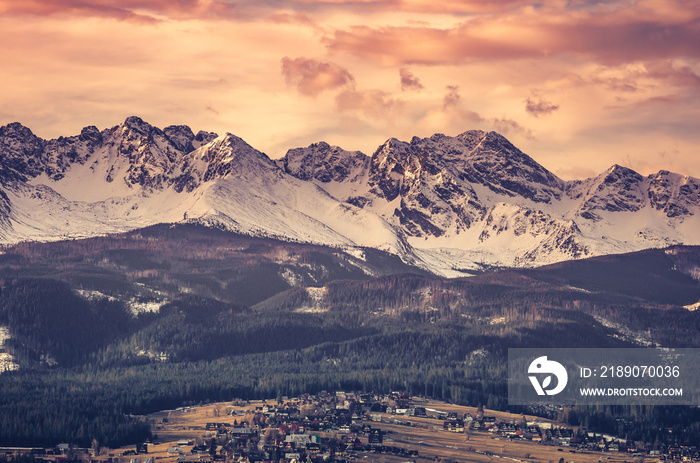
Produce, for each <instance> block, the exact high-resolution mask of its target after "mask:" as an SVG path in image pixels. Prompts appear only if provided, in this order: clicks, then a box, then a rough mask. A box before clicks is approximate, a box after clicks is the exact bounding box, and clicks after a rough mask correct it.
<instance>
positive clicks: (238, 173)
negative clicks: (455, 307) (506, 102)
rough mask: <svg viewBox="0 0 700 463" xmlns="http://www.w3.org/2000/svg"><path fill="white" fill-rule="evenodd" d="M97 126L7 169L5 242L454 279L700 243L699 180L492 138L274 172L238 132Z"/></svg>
mask: <svg viewBox="0 0 700 463" xmlns="http://www.w3.org/2000/svg"><path fill="white" fill-rule="evenodd" d="M10 129H11V128H10V127H9V126H6V127H3V128H0V155H1V157H0V164H2V163H4V162H6V160H7V159H8V158H10V157H14V158H13V159H17V158H18V157H19V158H20V159H22V156H25V157H26V155H23V154H22V153H23V151H22V149H23V148H22V147H23V146H24V145H23V143H28V142H26V140H25V139H26V138H27V135H26V133H25V132H22V134H23V135H22V136H21V137H20V135H18V134H17V133H18V132H17V131H16V130H15V131H14V132H13V131H12V130H10ZM13 130H14V129H13ZM86 131H87V129H84V133H83V134H81V136H80V137H78V136H76V137H70V138H65V139H59V140H51V141H48V142H46V141H42V142H36V143H43V145H41V146H43V148H41V150H43V151H41V153H43V154H41V155H39V154H35V156H41V159H42V162H44V165H43V166H40V167H38V168H37V169H38V171H37V169H35V170H34V171H33V172H30V173H22V172H20V174H22V175H19V177H18V176H17V175H15V171H17V172H19V171H18V170H16V168H15V167H11V168H10V167H5V166H3V169H4V170H3V171H0V175H2V174H4V175H5V177H4V178H2V177H0V190H1V191H2V192H4V194H5V195H6V200H7V201H6V203H7V212H6V213H5V214H4V216H3V212H2V210H0V242H1V243H3V244H12V243H17V242H20V241H26V240H39V241H52V240H62V239H75V238H84V237H90V236H96V235H104V234H109V233H117V232H124V231H129V230H133V229H138V228H142V227H146V226H149V225H153V224H157V223H179V222H197V223H203V224H207V225H212V226H217V227H223V228H226V229H229V230H231V231H235V232H239V233H244V234H251V235H256V236H266V237H274V238H279V239H283V240H290V241H297V242H308V243H316V244H325V245H329V246H335V247H339V248H342V249H344V250H348V249H358V252H361V250H360V248H362V247H369V248H376V249H381V250H385V251H388V252H391V253H394V254H396V255H398V256H400V257H401V258H402V259H403V260H404V261H405V262H407V263H410V264H414V265H417V266H420V267H422V268H425V269H427V270H430V271H432V272H434V273H436V274H438V275H443V276H448V277H454V276H464V275H465V272H469V271H477V270H480V269H482V268H487V267H492V266H518V267H523V266H535V265H542V264H547V263H553V262H557V261H561V260H568V259H574V258H582V257H589V256H595V255H602V254H610V253H620V252H629V251H635V250H641V249H646V248H650V247H663V246H668V245H672V244H687V245H697V244H700V233H698V230H700V180H698V179H696V178H693V177H688V176H682V175H678V174H674V173H670V172H666V171H661V172H659V173H658V174H655V175H651V176H648V177H643V176H641V175H639V174H637V173H635V172H633V171H631V170H629V169H626V168H624V167H620V166H613V167H611V168H610V169H608V170H607V171H605V172H603V173H601V174H600V175H599V176H597V177H595V178H591V179H587V180H583V181H572V182H565V181H563V180H561V179H558V178H557V177H556V176H554V175H553V174H551V173H549V172H548V171H546V169H544V168H543V167H542V166H540V165H539V164H537V163H536V162H535V161H534V160H532V159H531V158H529V157H528V156H526V155H524V154H523V153H521V152H520V151H519V150H517V148H515V147H513V146H512V145H510V144H509V142H508V141H507V140H505V139H504V138H503V137H501V136H500V135H498V134H494V133H493V132H491V133H486V132H481V131H470V132H465V133H464V134H461V135H459V136H457V137H446V136H444V135H435V136H433V137H430V138H427V139H422V140H420V139H417V138H414V140H412V141H411V142H410V143H407V142H400V141H398V140H395V139H391V140H389V141H387V143H385V144H384V145H382V146H381V147H380V148H378V150H377V151H376V152H375V153H374V155H373V156H371V157H370V156H365V155H363V154H362V153H359V152H357V151H345V150H342V149H340V148H338V147H332V146H329V145H327V144H324V143H320V144H316V145H312V146H310V147H308V148H299V149H295V150H290V152H289V153H288V154H287V156H286V157H285V158H283V159H281V160H278V161H272V160H270V159H269V158H268V157H267V156H266V155H265V154H263V153H261V152H259V151H257V150H255V149H254V148H252V147H250V146H249V145H247V144H246V143H245V142H244V141H243V140H241V139H239V138H237V137H235V136H233V135H231V134H225V135H222V136H218V137H216V136H215V134H209V133H206V132H200V134H198V135H197V139H195V136H194V134H193V133H192V132H191V130H190V129H189V128H186V127H185V128H183V127H169V128H166V129H165V130H164V131H162V130H160V129H157V128H155V127H151V126H150V125H148V124H146V123H145V122H143V121H141V120H140V119H138V118H133V117H132V118H129V119H127V120H126V121H125V122H124V123H123V124H121V125H120V126H116V127H113V128H111V129H106V130H104V131H102V132H97V131H96V129H94V128H93V130H92V131H88V132H86ZM202 134H204V135H202ZM87 135H90V137H93V138H94V140H92V139H88V137H87ZM91 140H92V141H91ZM188 143H189V145H188ZM185 145H187V146H185ZM37 146H38V145H37ZM37 149H38V148H37ZM37 152H38V151H37ZM65 153H69V155H67V154H65ZM66 156H68V157H66ZM12 165H13V166H14V165H15V164H12ZM1 199H2V198H0V200H1Z"/></svg>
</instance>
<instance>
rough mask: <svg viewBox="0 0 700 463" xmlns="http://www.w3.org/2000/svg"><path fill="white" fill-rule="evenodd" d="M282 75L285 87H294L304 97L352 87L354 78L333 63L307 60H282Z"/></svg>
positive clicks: (287, 58)
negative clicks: (285, 83) (347, 86)
mask: <svg viewBox="0 0 700 463" xmlns="http://www.w3.org/2000/svg"><path fill="white" fill-rule="evenodd" d="M282 75H284V80H285V81H286V82H287V85H289V86H293V87H296V88H297V90H298V91H299V93H301V94H302V95H306V96H314V97H315V96H317V95H318V94H319V93H321V92H323V91H324V90H331V89H334V88H338V87H343V86H345V85H350V86H353V85H354V83H355V78H354V77H353V76H352V74H350V72H349V71H348V70H347V69H345V68H343V67H341V66H338V65H337V64H335V63H324V62H321V61H316V60H314V59H309V58H296V59H291V58H289V57H286V56H285V57H284V58H282Z"/></svg>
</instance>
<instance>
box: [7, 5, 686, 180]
mask: <svg viewBox="0 0 700 463" xmlns="http://www.w3.org/2000/svg"><path fill="white" fill-rule="evenodd" d="M0 43H1V44H2V46H0V63H1V64H0V125H4V124H6V123H9V122H14V121H17V122H20V123H22V124H24V125H26V126H27V127H29V128H31V129H32V131H33V132H34V133H35V134H36V135H38V136H40V137H42V138H47V139H48V138H56V137H58V136H61V135H63V136H70V135H75V134H78V133H80V130H81V129H82V128H83V127H85V126H88V125H95V126H97V127H98V128H100V129H104V128H108V127H112V126H115V125H118V124H120V123H121V122H123V121H124V119H125V118H126V117H128V116H131V115H136V116H139V117H141V118H143V119H144V120H145V121H147V122H149V123H151V124H152V125H155V126H158V127H161V128H163V127H166V126H168V125H173V124H184V125H188V126H190V127H191V128H192V129H193V130H194V131H195V133H196V132H197V131H199V130H207V131H214V132H217V133H220V134H221V133H225V132H231V133H233V134H235V135H237V136H239V137H241V138H243V139H244V140H245V141H246V142H248V143H249V144H250V145H252V146H253V147H255V148H257V149H259V150H261V151H263V152H265V153H266V154H267V155H268V156H270V157H271V158H279V157H281V156H283V155H284V154H285V152H286V151H287V149H290V148H295V147H301V146H308V145H309V144H311V143H315V142H318V141H326V142H328V143H330V144H332V145H338V146H341V147H342V148H344V149H347V150H361V151H363V152H364V153H366V154H372V153H373V152H374V151H375V150H376V148H377V147H378V146H379V145H380V144H382V143H383V142H384V141H386V140H387V139H389V138H392V137H394V138H398V139H400V140H406V141H409V140H410V139H411V138H412V137H414V136H418V137H428V136H431V135H432V134H434V133H443V134H446V135H451V136H454V135H457V134H459V133H461V132H464V131H466V130H471V129H482V130H487V131H490V130H495V131H497V132H499V133H501V134H503V135H504V136H506V137H507V138H508V139H509V140H510V141H511V142H512V143H513V144H514V145H516V146H517V147H519V148H520V149H521V150H523V151H524V152H526V153H527V154H529V155H530V156H531V157H533V158H534V159H535V160H536V161H538V162H539V163H540V164H542V165H543V166H545V167H546V168H547V169H549V170H550V171H552V172H554V173H555V174H556V175H558V176H560V177H561V178H563V179H567V180H568V179H583V178H587V177H591V176H594V175H597V174H599V173H601V172H603V171H604V170H605V169H607V168H609V167H610V166H612V165H613V164H620V165H624V166H627V167H630V168H632V169H634V170H636V171H637V172H639V173H641V174H643V175H648V174H651V173H655V172H658V171H659V170H661V169H665V170H670V171H673V172H678V173H681V174H685V175H692V176H694V177H700V2H698V1H697V0H626V1H598V2H596V1H588V0H541V1H531V0H442V1H435V0H357V1H353V2H344V1H339V0H235V1H234V0H231V1H228V0H121V1H108V0H0Z"/></svg>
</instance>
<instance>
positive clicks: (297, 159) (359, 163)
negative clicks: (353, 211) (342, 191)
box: [278, 141, 369, 184]
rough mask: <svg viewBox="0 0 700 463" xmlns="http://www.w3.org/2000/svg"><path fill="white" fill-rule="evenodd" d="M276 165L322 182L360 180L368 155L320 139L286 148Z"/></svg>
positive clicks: (366, 164) (302, 177)
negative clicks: (315, 141) (304, 145)
mask: <svg viewBox="0 0 700 463" xmlns="http://www.w3.org/2000/svg"><path fill="white" fill-rule="evenodd" d="M278 165H279V166H280V167H281V168H282V169H283V170H284V171H285V172H287V173H289V174H291V175H293V176H295V177H297V178H299V179H301V180H313V181H317V182H320V183H324V184H328V183H331V182H359V181H361V179H362V178H363V176H364V175H365V173H366V171H367V167H368V165H369V157H368V156H367V155H366V154H364V153H362V152H361V151H346V150H344V149H342V148H341V147H339V146H331V145H329V144H328V143H326V142H323V141H322V142H319V143H314V144H311V145H309V146H308V147H306V148H294V149H291V150H289V151H287V153H286V154H285V155H284V157H283V158H282V159H280V160H279V161H278Z"/></svg>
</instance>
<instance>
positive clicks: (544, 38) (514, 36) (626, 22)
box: [326, 0, 700, 66]
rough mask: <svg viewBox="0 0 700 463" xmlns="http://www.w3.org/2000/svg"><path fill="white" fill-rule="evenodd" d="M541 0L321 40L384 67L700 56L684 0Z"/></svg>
mask: <svg viewBox="0 0 700 463" xmlns="http://www.w3.org/2000/svg"><path fill="white" fill-rule="evenodd" d="M560 3H562V4H563V3H565V2H555V1H549V2H548V1H545V2H544V6H543V7H542V8H537V7H536V6H531V7H530V8H523V9H522V11H520V12H519V13H518V14H493V15H481V16H475V17H473V18H469V19H467V20H465V21H464V22H462V24H460V25H458V26H453V27H447V28H444V27H435V26H422V27H419V26H413V27H412V26H386V27H370V26H353V27H348V28H345V29H339V30H337V31H335V33H334V34H333V35H332V36H329V37H327V39H326V44H327V46H328V48H329V49H330V50H332V51H339V52H347V53H351V54H354V55H356V56H360V57H362V58H364V59H367V60H372V61H375V62H379V63H381V64H382V65H395V66H406V65H410V64H431V65H437V64H459V63H469V62H475V61H481V62H486V61H497V60H506V59H523V58H540V59H551V58H552V57H553V56H572V55H574V56H577V57H579V58H582V59H586V60H594V61H597V62H600V63H606V64H620V63H629V62H635V61H647V60H658V59H668V58H669V57H686V58H700V47H697V46H696V45H695V44H697V43H700V9H699V8H697V7H693V5H692V2H685V1H682V0H658V1H656V2H652V1H651V0H637V1H636V2H634V3H632V4H627V3H619V4H614V5H605V4H603V3H602V2H601V3H600V4H591V6H590V8H589V9H578V10H572V9H570V8H567V7H566V6H558V5H559V4H560Z"/></svg>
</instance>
